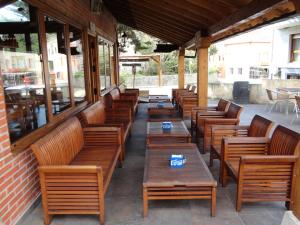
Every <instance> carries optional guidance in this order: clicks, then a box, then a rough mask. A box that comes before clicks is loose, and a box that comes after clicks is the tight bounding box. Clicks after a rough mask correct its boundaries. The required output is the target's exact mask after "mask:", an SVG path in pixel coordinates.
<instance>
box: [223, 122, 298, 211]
mask: <svg viewBox="0 0 300 225" xmlns="http://www.w3.org/2000/svg"><path fill="white" fill-rule="evenodd" d="M223 145H224V152H223V157H224V164H225V167H224V168H225V169H224V171H223V174H222V176H223V178H222V180H223V185H225V184H226V181H227V178H228V175H230V176H231V177H233V178H234V179H235V180H237V194H236V210H237V211H240V210H241V207H242V203H243V202H260V201H285V202H286V206H287V208H288V209H292V208H293V205H294V201H295V199H294V184H295V178H296V174H295V171H296V161H297V159H298V155H299V146H300V134H299V133H296V132H294V131H292V130H289V129H288V128H285V127H283V126H278V127H277V128H276V129H275V131H274V133H273V135H272V137H271V139H269V138H263V137H252V138H250V137H246V138H245V137H225V138H224V139H223Z"/></svg>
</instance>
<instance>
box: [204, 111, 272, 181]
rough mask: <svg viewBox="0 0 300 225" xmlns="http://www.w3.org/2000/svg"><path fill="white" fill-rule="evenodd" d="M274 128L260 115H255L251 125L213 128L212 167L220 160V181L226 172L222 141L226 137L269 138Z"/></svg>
mask: <svg viewBox="0 0 300 225" xmlns="http://www.w3.org/2000/svg"><path fill="white" fill-rule="evenodd" d="M272 126H273V122H272V121H271V120H268V119H266V118H264V117H261V116H259V115H255V116H254V118H253V119H252V121H251V123H250V125H248V126H237V125H215V126H212V128H211V132H212V133H211V138H212V141H211V150H210V166H212V165H213V160H214V159H219V160H220V180H221V182H222V183H223V181H222V176H221V174H223V171H224V161H223V156H222V152H224V150H222V148H224V145H222V139H223V138H224V137H228V138H229V139H230V137H244V138H245V137H250V138H252V137H269V133H270V130H271V128H272Z"/></svg>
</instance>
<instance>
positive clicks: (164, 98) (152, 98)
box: [149, 95, 171, 103]
mask: <svg viewBox="0 0 300 225" xmlns="http://www.w3.org/2000/svg"><path fill="white" fill-rule="evenodd" d="M151 102H171V99H170V98H169V96H168V95H149V103H151Z"/></svg>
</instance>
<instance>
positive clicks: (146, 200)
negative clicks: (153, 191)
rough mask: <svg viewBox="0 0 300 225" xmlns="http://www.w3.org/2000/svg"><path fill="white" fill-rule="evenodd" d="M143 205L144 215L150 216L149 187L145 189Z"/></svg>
mask: <svg viewBox="0 0 300 225" xmlns="http://www.w3.org/2000/svg"><path fill="white" fill-rule="evenodd" d="M143 206H144V217H146V216H148V191H147V188H145V187H144V189H143Z"/></svg>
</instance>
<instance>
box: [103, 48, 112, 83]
mask: <svg viewBox="0 0 300 225" xmlns="http://www.w3.org/2000/svg"><path fill="white" fill-rule="evenodd" d="M109 48H110V46H109V45H108V44H105V46H104V54H105V76H106V81H105V87H106V88H108V87H110V81H111V80H110V78H111V77H110V75H111V70H110V49H109Z"/></svg>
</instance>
